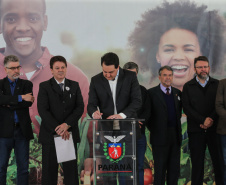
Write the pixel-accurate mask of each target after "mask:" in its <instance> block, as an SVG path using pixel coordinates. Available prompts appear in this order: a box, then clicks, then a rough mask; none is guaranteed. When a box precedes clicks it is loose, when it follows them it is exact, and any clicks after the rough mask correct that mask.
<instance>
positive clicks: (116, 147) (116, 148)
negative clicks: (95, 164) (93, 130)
mask: <svg viewBox="0 0 226 185" xmlns="http://www.w3.org/2000/svg"><path fill="white" fill-rule="evenodd" d="M104 137H105V138H106V139H108V140H109V141H110V142H111V143H104V146H103V147H104V149H103V150H104V152H105V153H104V155H105V156H106V158H107V159H109V160H110V161H111V162H118V161H120V160H121V159H122V158H123V157H124V155H125V143H118V142H119V141H120V140H122V139H123V138H124V137H126V136H125V135H121V136H118V137H116V136H113V137H112V136H104ZM107 151H108V152H107Z"/></svg>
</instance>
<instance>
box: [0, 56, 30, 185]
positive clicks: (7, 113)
mask: <svg viewBox="0 0 226 185" xmlns="http://www.w3.org/2000/svg"><path fill="white" fill-rule="evenodd" d="M20 68H21V66H20V62H19V59H18V58H17V57H16V56H13V55H9V56H6V57H5V59H4V69H5V72H6V74H7V77H5V78H4V79H2V80H0V127H1V129H0V156H1V157H0V184H1V185H5V184H6V172H7V166H8V162H9V158H10V153H11V151H12V149H14V152H15V156H16V163H17V184H18V185H28V175H29V172H28V166H29V140H30V139H33V133H32V128H31V118H30V116H29V107H30V106H31V105H32V103H33V101H34V97H33V96H32V87H33V85H32V83H31V82H30V81H28V80H22V79H19V78H18V77H19V76H20Z"/></svg>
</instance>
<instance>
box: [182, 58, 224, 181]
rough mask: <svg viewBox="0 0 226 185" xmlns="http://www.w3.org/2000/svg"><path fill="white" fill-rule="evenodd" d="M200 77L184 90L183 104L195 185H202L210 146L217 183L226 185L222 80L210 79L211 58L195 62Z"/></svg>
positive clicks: (192, 178)
mask: <svg viewBox="0 0 226 185" xmlns="http://www.w3.org/2000/svg"><path fill="white" fill-rule="evenodd" d="M194 70H195V73H196V76H195V77H194V78H193V79H192V80H190V81H188V82H187V83H186V84H185V85H184V88H183V92H182V101H183V109H184V113H185V114H186V115H187V122H188V129H187V130H188V138H189V148H190V154H191V163H192V176H191V182H192V185H202V184H203V177H204V158H205V151H206V146H208V149H209V152H210V156H211V159H212V163H213V168H214V173H215V181H216V184H217V185H221V184H223V159H222V155H221V153H220V151H219V150H220V144H219V140H220V139H219V136H218V135H217V133H216V128H217V122H218V116H217V113H216V110H215V99H216V93H217V87H218V80H216V79H214V78H211V77H210V76H209V72H210V66H209V61H208V58H207V57H205V56H199V57H197V58H195V60H194Z"/></svg>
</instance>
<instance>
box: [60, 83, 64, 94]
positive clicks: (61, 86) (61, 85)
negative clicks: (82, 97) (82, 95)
mask: <svg viewBox="0 0 226 185" xmlns="http://www.w3.org/2000/svg"><path fill="white" fill-rule="evenodd" d="M59 86H60V89H61V91H62V92H63V91H64V90H63V86H64V84H63V83H59Z"/></svg>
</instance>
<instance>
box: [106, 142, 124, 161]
mask: <svg viewBox="0 0 226 185" xmlns="http://www.w3.org/2000/svg"><path fill="white" fill-rule="evenodd" d="M108 154H109V156H110V157H111V158H112V159H118V158H119V157H121V155H122V144H121V143H108Z"/></svg>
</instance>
